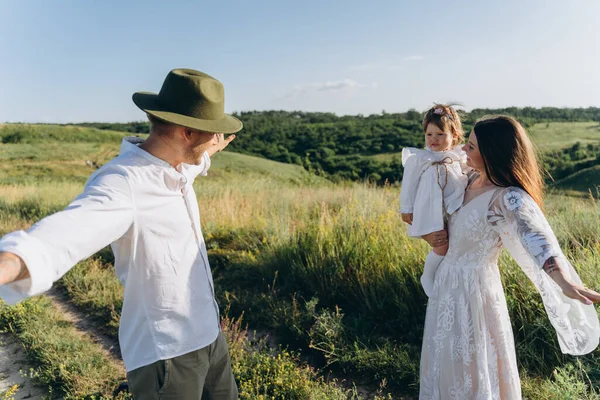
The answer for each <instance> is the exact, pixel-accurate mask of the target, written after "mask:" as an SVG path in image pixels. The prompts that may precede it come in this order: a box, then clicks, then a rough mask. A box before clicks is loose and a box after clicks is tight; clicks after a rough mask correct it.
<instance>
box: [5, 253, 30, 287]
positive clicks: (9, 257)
mask: <svg viewBox="0 0 600 400" xmlns="http://www.w3.org/2000/svg"><path fill="white" fill-rule="evenodd" d="M27 278H29V270H28V269H27V267H26V266H25V263H24V262H23V260H22V259H21V257H19V256H18V255H16V254H13V253H9V252H6V251H3V252H0V286H2V285H5V284H7V283H12V282H16V281H20V280H22V279H27Z"/></svg>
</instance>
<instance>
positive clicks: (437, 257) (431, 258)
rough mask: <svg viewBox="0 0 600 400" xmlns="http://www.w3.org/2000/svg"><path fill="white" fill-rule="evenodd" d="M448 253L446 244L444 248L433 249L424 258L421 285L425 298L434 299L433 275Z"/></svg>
mask: <svg viewBox="0 0 600 400" xmlns="http://www.w3.org/2000/svg"><path fill="white" fill-rule="evenodd" d="M447 252H448V244H445V245H444V246H439V247H434V248H433V250H431V251H430V252H429V254H427V258H425V266H424V267H423V275H421V285H422V286H423V290H424V291H425V294H426V295H427V297H435V296H434V292H433V283H434V282H435V273H436V271H437V268H438V267H439V265H440V263H441V262H442V260H443V259H444V256H445V255H446V253H447Z"/></svg>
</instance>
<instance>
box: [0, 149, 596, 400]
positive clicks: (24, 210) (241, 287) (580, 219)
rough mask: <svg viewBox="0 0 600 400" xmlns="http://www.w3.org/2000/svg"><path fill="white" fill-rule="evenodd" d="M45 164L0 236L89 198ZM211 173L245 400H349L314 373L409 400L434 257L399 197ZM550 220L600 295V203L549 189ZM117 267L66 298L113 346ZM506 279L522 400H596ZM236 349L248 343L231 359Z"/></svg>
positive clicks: (302, 177)
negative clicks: (429, 260) (425, 265)
mask: <svg viewBox="0 0 600 400" xmlns="http://www.w3.org/2000/svg"><path fill="white" fill-rule="evenodd" d="M111 140H112V139H111ZM103 144H104V145H107V146H109V145H110V143H103ZM17 145H19V144H17ZM114 145H115V146H116V145H117V143H116V142H115V144H114ZM2 146H3V145H0V148H1V147H2ZM36 149H37V150H36V151H40V152H42V150H43V146H38V147H36ZM40 154H41V153H40ZM61 157H62V156H61ZM40 161H41V160H40ZM46 161H47V162H48V164H47V165H48V166H49V168H50V169H49V170H48V171H47V175H44V174H42V173H40V176H39V177H38V178H35V179H32V180H30V181H27V180H21V181H19V182H17V183H18V184H12V185H7V184H4V185H1V184H0V196H1V197H2V199H3V201H2V202H0V232H1V233H4V232H8V231H11V230H14V229H17V228H26V227H27V226H29V225H30V224H31V223H32V222H34V221H35V220H36V219H37V218H39V217H41V216H43V215H46V214H48V213H50V212H52V211H53V210H55V209H59V208H60V207H62V206H64V205H65V204H67V203H68V202H69V201H70V200H71V199H72V198H73V197H74V196H75V195H76V194H78V192H79V191H80V190H81V188H82V182H80V181H78V180H76V179H72V180H69V179H67V178H68V176H69V175H68V174H69V169H68V168H69V167H66V166H61V165H62V164H66V163H63V162H62V161H60V162H59V160H56V162H52V161H51V160H46ZM213 161H214V165H213V168H211V170H210V172H209V176H208V177H199V178H198V179H197V180H196V182H195V188H196V190H197V194H198V200H199V205H200V211H201V219H202V226H203V231H204V233H205V237H206V239H207V245H208V247H209V251H210V254H209V256H210V260H211V266H212V268H213V273H214V276H215V284H216V285H215V286H216V290H217V296H218V300H219V303H220V304H221V306H224V305H229V313H224V314H228V315H231V318H232V319H231V320H229V319H228V320H226V323H225V325H227V324H238V328H235V329H233V331H234V333H232V334H231V335H230V336H229V341H230V346H231V348H232V356H233V357H238V358H236V361H235V367H234V368H235V371H236V377H238V379H240V382H242V384H241V385H240V387H241V388H243V390H244V391H245V392H244V393H247V395H245V396H247V397H246V398H267V397H266V396H274V397H275V398H311V397H306V396H310V393H313V398H323V399H328V398H332V399H333V398H336V399H337V398H346V397H343V396H347V397H351V396H353V395H354V394H353V393H352V392H350V391H345V392H344V391H339V390H338V389H336V388H335V387H334V386H332V385H329V384H327V383H326V382H324V381H322V380H321V378H319V376H322V375H320V374H318V373H317V371H315V370H314V369H311V368H308V369H306V366H305V365H304V362H305V361H307V360H310V361H311V363H312V364H313V365H316V366H318V367H320V368H323V372H322V373H323V374H327V373H328V372H329V371H333V372H334V373H335V374H336V375H337V376H344V377H348V379H349V380H350V381H351V382H357V383H358V382H360V383H365V382H367V383H370V384H372V385H374V386H375V387H377V386H378V385H379V384H380V383H382V384H383V385H385V386H386V387H387V389H386V390H390V391H391V392H392V393H393V395H394V396H395V398H399V397H401V396H406V398H411V397H414V395H415V394H416V391H417V388H418V365H419V356H420V345H421V343H420V342H421V335H422V329H423V321H422V320H423V317H424V312H425V303H426V298H425V296H424V294H423V292H422V289H421V288H420V286H419V284H418V277H419V275H420V270H421V268H422V262H423V258H424V256H425V254H426V251H427V248H426V246H425V244H424V243H423V242H422V241H417V240H412V239H410V238H408V237H407V235H406V232H405V229H406V228H405V226H404V225H403V224H402V223H401V222H400V219H399V217H398V215H397V213H396V210H397V207H398V204H397V201H398V188H393V187H373V186H369V185H364V184H347V185H333V184H330V183H328V182H325V181H323V180H320V179H317V178H314V177H312V176H310V175H306V173H305V172H303V171H302V170H301V169H300V167H297V166H289V165H285V164H280V163H274V162H271V161H266V160H262V159H258V158H255V157H249V156H244V155H240V154H235V153H228V152H224V153H221V154H218V155H216V156H215V157H214V160H213ZM13 163H14V164H15V165H16V161H14V162H13ZM67 165H68V164H67ZM59 166H60V167H59ZM63 167H64V168H65V170H60V169H59V168H63ZM52 168H55V169H52ZM7 171H9V172H10V171H12V169H10V168H8V169H7ZM73 171H76V169H75V168H74V169H73V170H72V171H71V173H72V174H74V175H75V172H73ZM81 174H82V175H83V172H81ZM547 215H548V218H549V220H550V223H551V225H552V226H553V228H554V230H555V232H556V234H557V236H558V238H559V241H560V243H561V246H562V247H563V249H564V250H565V251H566V253H567V255H568V256H569V257H570V258H571V259H572V260H573V263H574V265H575V267H576V268H577V269H578V271H579V273H580V275H581V277H582V279H583V281H584V282H586V283H588V284H589V285H590V286H591V287H592V288H595V289H600V272H599V270H598V266H599V265H600V239H599V238H600V224H598V215H600V204H599V203H598V202H594V201H592V200H590V199H586V198H573V197H569V196H566V195H565V193H564V192H561V191H558V190H555V191H553V193H552V194H551V195H550V196H548V199H547ZM110 262H111V257H110V255H108V253H107V252H106V251H104V252H102V253H101V254H99V255H96V256H94V258H93V259H91V260H88V261H84V262H82V263H80V264H79V265H78V266H77V267H76V268H74V269H73V270H71V272H69V273H68V274H67V275H66V276H65V278H64V279H63V280H62V281H61V282H60V284H59V285H60V286H61V288H62V289H63V290H64V291H65V292H66V293H67V295H68V296H69V297H70V298H71V302H73V303H74V304H76V305H77V306H78V307H80V308H82V309H85V310H87V311H88V312H89V313H91V314H93V315H94V316H95V317H96V318H97V320H98V321H100V322H101V323H102V324H103V325H104V326H105V330H106V332H107V333H108V334H109V335H112V336H114V335H116V326H117V321H118V318H119V315H120V305H121V302H122V288H121V287H120V285H119V284H118V282H117V279H116V277H115V276H114V272H113V270H112V268H111V266H110ZM501 271H502V279H503V282H504V284H505V287H506V293H507V300H508V306H509V312H510V314H511V319H512V323H513V330H514V332H515V340H516V344H517V349H518V357H517V358H518V362H519V366H520V368H521V371H522V377H523V388H524V394H525V396H526V398H553V397H552V396H557V395H558V394H561V393H562V394H565V395H567V397H566V398H590V399H591V398H594V396H595V393H594V392H593V391H592V390H591V389H590V385H589V384H588V383H589V382H591V384H592V385H599V384H600V368H598V365H600V352H599V351H596V352H594V353H592V354H591V355H589V356H586V357H580V358H578V359H577V360H579V362H578V363H576V362H575V361H574V359H573V358H572V357H566V356H564V355H562V354H560V351H559V348H558V344H557V343H556V338H555V333H554V331H553V328H552V327H551V326H550V323H549V322H548V319H547V317H546V315H545V312H544V310H543V306H542V304H541V300H540V298H539V295H538V294H537V293H536V292H535V289H534V288H533V286H532V285H531V284H530V283H528V281H527V279H526V278H525V276H524V275H523V273H522V272H521V271H520V269H519V268H518V266H516V265H515V264H514V262H512V261H511V260H509V259H508V258H507V257H506V256H503V257H502V259H501ZM242 314H243V315H244V320H245V321H247V322H248V323H249V324H251V326H252V327H255V328H260V329H263V330H267V331H269V332H273V333H275V334H276V335H277V337H278V339H279V340H280V341H281V342H282V343H284V344H287V345H289V346H290V348H294V349H298V350H299V352H300V353H301V354H302V355H301V356H300V354H296V353H294V352H291V351H287V350H284V351H282V352H281V353H280V354H281V356H280V357H281V358H279V359H278V358H277V355H275V354H270V353H269V350H268V349H266V348H263V349H262V350H260V351H259V352H258V353H256V352H253V350H252V349H250V348H249V347H248V346H250V343H249V342H245V341H247V340H248V339H247V336H246V335H245V333H244V332H243V329H242V328H241V327H239V321H238V320H237V319H236V318H238V317H240V316H241V315H242ZM227 321H228V322H227ZM28 329H29V328H28ZM235 332H237V333H235ZM42 334H43V333H40V335H42ZM240 338H242V339H240ZM239 340H241V342H243V343H244V344H243V345H241V346H240V347H236V346H237V344H238V343H241V342H239ZM259 347H260V346H259ZM239 349H241V350H239ZM238 350H239V353H236V352H237V351H238ZM234 353H235V355H233V354H234ZM54 363H55V361H54V359H53V360H52V361H50V362H49V363H48V366H47V368H48V369H52V368H55V366H54ZM276 371H278V372H276ZM303 371H304V372H303ZM307 393H309V394H308V395H307ZM317 394H318V396H321V397H318V396H317ZM382 395H383V392H382ZM261 396H263V397H261ZM277 396H279V397H277ZM286 396H287V397H286ZM302 396H305V397H302ZM327 396H329V397H327ZM336 396H338V397H336ZM340 396H341V397H340ZM268 398H271V397H268Z"/></svg>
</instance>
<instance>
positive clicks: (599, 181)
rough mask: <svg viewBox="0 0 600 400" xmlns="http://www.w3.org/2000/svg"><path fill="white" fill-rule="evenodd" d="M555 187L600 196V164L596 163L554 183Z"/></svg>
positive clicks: (575, 192)
mask: <svg viewBox="0 0 600 400" xmlns="http://www.w3.org/2000/svg"><path fill="white" fill-rule="evenodd" d="M552 187H553V188H556V189H561V190H563V191H568V192H572V193H574V194H580V195H584V196H589V195H590V194H591V195H593V196H594V197H596V198H598V197H600V165H595V166H593V167H590V168H586V169H584V170H581V171H577V172H575V173H574V174H572V175H570V176H568V177H566V178H565V179H561V180H560V181H558V182H556V183H555V184H554V185H552Z"/></svg>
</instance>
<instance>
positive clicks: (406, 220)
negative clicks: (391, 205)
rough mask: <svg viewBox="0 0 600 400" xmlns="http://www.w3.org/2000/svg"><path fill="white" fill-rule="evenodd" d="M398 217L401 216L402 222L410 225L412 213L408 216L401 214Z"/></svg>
mask: <svg viewBox="0 0 600 400" xmlns="http://www.w3.org/2000/svg"><path fill="white" fill-rule="evenodd" d="M400 215H402V221H404V222H406V223H407V224H409V225H412V217H413V215H412V213H410V214H404V213H401V214H400Z"/></svg>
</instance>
